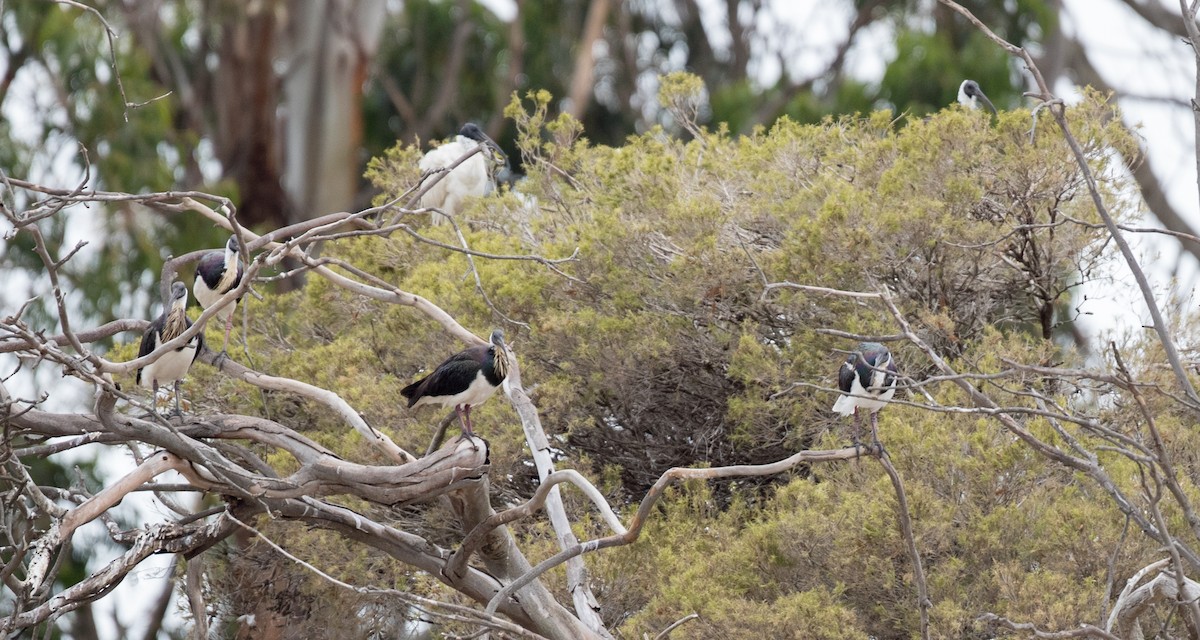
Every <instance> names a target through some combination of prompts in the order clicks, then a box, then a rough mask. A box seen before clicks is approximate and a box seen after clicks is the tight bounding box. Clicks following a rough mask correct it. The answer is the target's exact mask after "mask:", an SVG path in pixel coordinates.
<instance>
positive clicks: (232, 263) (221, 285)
mask: <svg viewBox="0 0 1200 640" xmlns="http://www.w3.org/2000/svg"><path fill="white" fill-rule="evenodd" d="M240 250H241V246H240V245H239V244H238V239H237V236H230V237H229V241H228V242H226V243H225V249H224V250H217V251H209V252H208V253H206V254H204V255H203V256H202V257H201V258H200V262H198V263H197V264H196V281H195V282H193V283H192V293H194V294H195V295H196V300H197V301H198V302H199V303H200V306H201V307H204V308H205V309H207V308H209V307H211V306H212V305H213V303H215V302H216V301H217V300H219V299H220V298H221V296H223V295H225V294H226V293H228V292H229V291H230V290H231V289H233V288H234V287H236V286H238V285H239V284H241V283H242V276H243V275H244V274H245V271H246V270H245V268H244V267H243V265H242V258H241V256H240V255H239V254H238V252H239V251H240ZM241 301H242V299H241V298H238V299H237V300H234V301H233V302H231V303H229V304H227V305H225V306H224V307H221V308H220V309H219V310H217V313H216V317H217V319H218V320H222V321H224V322H225V342H224V344H222V345H221V354H222V355H225V354H226V349H228V347H229V332H230V330H232V329H233V312H234V310H235V309H236V308H237V304H238V303H239V302H241Z"/></svg>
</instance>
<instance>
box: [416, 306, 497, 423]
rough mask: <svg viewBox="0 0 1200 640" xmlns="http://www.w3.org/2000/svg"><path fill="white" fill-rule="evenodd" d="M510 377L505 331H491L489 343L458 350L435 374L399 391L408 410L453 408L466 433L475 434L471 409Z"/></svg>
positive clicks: (481, 402)
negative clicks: (425, 407) (429, 405)
mask: <svg viewBox="0 0 1200 640" xmlns="http://www.w3.org/2000/svg"><path fill="white" fill-rule="evenodd" d="M507 375H508V351H506V350H505V348H504V332H503V331H501V330H499V329H496V330H495V331H492V338H491V343H490V344H480V345H475V346H474V347H470V348H468V349H464V350H462V351H459V352H458V353H456V354H454V355H452V356H450V357H449V358H447V359H446V361H445V362H443V363H441V364H439V365H438V366H437V368H436V369H434V370H433V373H430V374H429V375H427V376H425V377H424V378H421V379H420V380H417V381H416V382H414V383H412V384H410V385H408V386H407V387H404V388H403V389H401V390H400V394H401V395H403V396H404V397H405V398H408V407H409V408H410V409H411V408H413V407H420V406H423V405H427V404H440V405H442V406H443V407H454V410H455V411H456V412H457V413H458V419H459V422H460V423H461V424H462V428H463V433H465V434H467V435H468V436H473V435H475V432H474V431H473V430H472V427H471V407H475V406H479V405H481V404H483V403H484V402H485V401H486V400H487V399H488V398H490V397H492V394H494V393H496V389H498V388H499V387H500V384H501V383H502V382H504V378H505V376H507Z"/></svg>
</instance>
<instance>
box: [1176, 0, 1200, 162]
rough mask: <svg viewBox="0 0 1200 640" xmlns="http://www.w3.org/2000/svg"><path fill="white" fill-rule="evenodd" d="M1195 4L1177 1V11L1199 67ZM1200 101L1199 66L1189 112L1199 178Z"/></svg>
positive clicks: (1199, 29) (1198, 41)
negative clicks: (1198, 104)
mask: <svg viewBox="0 0 1200 640" xmlns="http://www.w3.org/2000/svg"><path fill="white" fill-rule="evenodd" d="M1196 9H1197V5H1196V3H1194V2H1193V3H1192V6H1190V7H1189V6H1188V3H1187V0H1179V11H1180V15H1181V16H1182V17H1183V28H1184V29H1185V30H1186V31H1187V36H1188V37H1187V42H1188V44H1190V45H1191V46H1192V55H1193V56H1195V58H1196V63H1197V65H1200V49H1197V48H1196V47H1197V46H1200V28H1198V27H1197V26H1196ZM1197 100H1200V66H1197V67H1196V97H1195V98H1194V99H1193V100H1192V104H1191V107H1192V109H1191V111H1192V119H1193V120H1195V142H1194V144H1195V145H1196V175H1197V177H1198V178H1200V111H1198V110H1197V108H1196V106H1197V103H1196V101H1197Z"/></svg>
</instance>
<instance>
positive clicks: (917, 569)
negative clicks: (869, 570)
mask: <svg viewBox="0 0 1200 640" xmlns="http://www.w3.org/2000/svg"><path fill="white" fill-rule="evenodd" d="M879 464H881V465H883V469H884V471H887V474H888V477H890V478H891V479H892V487H894V488H895V489H896V519H897V520H899V522H900V533H901V534H902V535H903V536H904V544H905V546H906V547H907V548H908V555H909V557H910V558H911V559H912V563H913V582H916V583H917V609H918V610H919V611H920V612H921V638H922V639H923V640H929V609H930V607H932V606H933V603H932V602H930V600H929V586H928V585H927V584H926V582H925V569H924V567H922V566H921V552H920V551H918V550H917V541H916V538H914V537H913V529H912V519H911V517H910V516H909V515H908V512H909V509H908V496H907V494H906V493H905V492H904V481H903V480H901V479H900V474H899V473H897V472H896V467H893V466H892V461H891V459H890V458H889V457H888V454H887V452H886V451H881V452H880V455H879Z"/></svg>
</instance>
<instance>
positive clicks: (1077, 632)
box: [976, 613, 1121, 640]
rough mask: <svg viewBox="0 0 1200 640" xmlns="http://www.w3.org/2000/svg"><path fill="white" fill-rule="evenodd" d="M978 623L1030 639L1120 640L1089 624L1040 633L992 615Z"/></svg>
mask: <svg viewBox="0 0 1200 640" xmlns="http://www.w3.org/2000/svg"><path fill="white" fill-rule="evenodd" d="M976 619H977V620H979V621H980V622H986V623H989V624H994V625H996V626H998V627H1004V628H1005V629H1011V630H1012V631H1024V632H1026V633H1028V634H1029V637H1031V638H1047V639H1050V640H1067V639H1068V638H1103V639H1104V640H1121V638H1119V637H1117V636H1114V635H1113V634H1111V633H1109V632H1107V631H1105V630H1104V629H1101V628H1099V627H1094V626H1092V625H1090V624H1085V625H1080V627H1079V628H1078V629H1072V630H1070V631H1042V630H1040V629H1038V628H1037V627H1036V626H1034V625H1033V623H1031V622H1013V621H1012V620H1009V619H1008V618H1002V617H1000V616H998V615H996V614H994V613H985V614H983V615H981V616H979V617H978V618H976Z"/></svg>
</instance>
